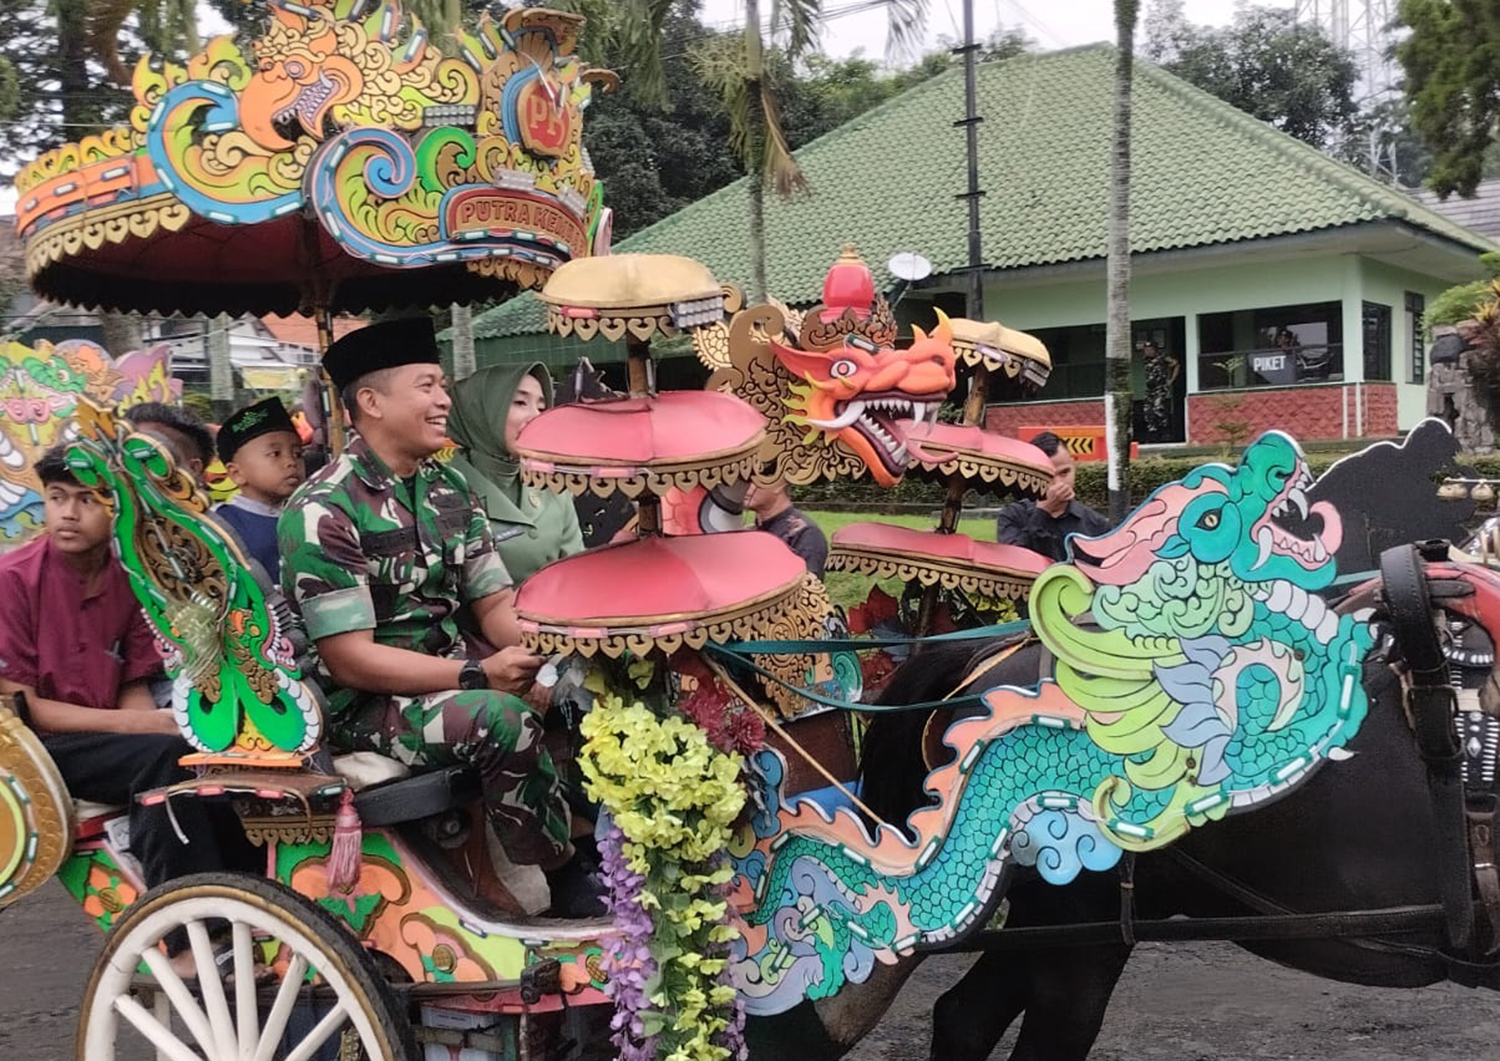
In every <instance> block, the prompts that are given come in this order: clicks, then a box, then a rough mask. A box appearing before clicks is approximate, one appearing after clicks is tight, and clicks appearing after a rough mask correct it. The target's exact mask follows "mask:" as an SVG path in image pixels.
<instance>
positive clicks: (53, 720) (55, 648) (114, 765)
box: [0, 447, 223, 953]
mask: <svg viewBox="0 0 1500 1061" xmlns="http://www.w3.org/2000/svg"><path fill="white" fill-rule="evenodd" d="M36 471H37V474H38V475H39V476H40V478H41V480H42V491H43V498H44V501H45V519H46V532H45V533H44V534H43V535H42V536H41V537H39V538H37V539H36V540H35V541H33V542H30V543H28V544H27V545H24V546H22V547H21V548H20V549H17V550H15V551H14V552H11V553H7V554H6V555H5V556H3V557H0V693H4V694H6V695H10V694H13V693H17V692H19V693H23V694H25V697H26V702H27V706H28V707H29V709H30V716H31V717H30V724H31V727H32V728H33V729H34V730H36V731H37V734H38V735H39V736H40V737H41V739H42V743H43V744H45V745H46V747H47V751H48V752H49V753H50V754H51V756H52V758H53V760H54V761H55V762H56V763H57V767H58V770H59V771H60V772H61V773H62V776H63V780H64V781H66V782H67V785H68V790H69V792H71V793H72V795H73V796H74V797H75V798H79V799H87V800H93V801H95V802H98V803H108V804H114V805H118V806H126V805H128V806H129V807H130V848H131V851H132V852H133V853H134V855H135V857H136V858H137V859H138V860H139V861H140V863H141V869H142V872H143V875H144V876H145V881H146V884H147V886H154V885H157V884H160V883H162V882H163V881H166V880H170V879H171V878H173V877H178V876H182V875H184V874H188V873H199V872H204V871H208V870H217V869H222V868H223V857H222V855H221V852H220V851H219V848H218V846H217V844H216V843H215V838H214V834H213V829H212V827H211V825H210V820H209V812H208V810H207V808H205V807H204V806H203V805H202V804H201V802H200V801H199V800H198V799H195V798H184V799H177V800H174V801H173V804H172V813H173V817H175V819H176V824H177V826H178V828H180V830H181V832H182V835H183V836H184V837H185V838H186V842H185V843H184V842H182V841H181V840H179V839H178V837H177V835H176V833H175V832H174V829H173V827H172V824H171V822H170V821H169V819H168V817H167V812H166V808H165V806H164V805H161V804H158V805H157V806H155V807H143V806H141V805H140V803H139V802H137V800H136V797H137V796H139V795H140V794H141V793H143V792H148V791H150V790H152V789H155V788H162V787H164V786H166V785H171V784H173V783H175V782H178V781H183V780H186V779H187V778H188V777H190V776H191V774H190V772H189V771H188V770H187V769H185V768H184V767H181V766H179V765H178V764H177V760H178V759H179V758H180V757H181V756H183V755H186V754H187V753H188V752H190V751H191V750H192V749H191V747H190V746H189V745H188V743H187V741H185V740H183V738H182V736H181V734H180V732H179V731H178V728H177V723H176V721H175V720H174V718H173V717H172V712H171V711H167V710H161V709H158V708H157V706H156V703H155V701H154V700H153V699H152V696H151V690H150V688H149V684H148V683H149V680H150V679H151V678H153V677H155V676H157V675H159V674H160V673H161V671H162V660H161V655H160V654H159V653H158V652H157V649H156V642H155V640H154V638H153V637H152V634H151V630H150V628H149V627H148V626H147V624H146V620H145V617H144V616H143V615H142V614H141V610H140V607H139V605H137V603H136V600H135V597H134V595H133V594H132V593H131V591H130V584H129V582H128V581H127V580H126V576H125V571H124V569H123V568H121V567H120V565H119V563H118V562H117V561H116V560H115V558H114V556H113V554H112V553H111V552H110V544H109V539H110V509H109V506H108V505H107V504H106V502H105V501H104V499H103V498H102V497H101V496H100V495H99V494H97V493H95V492H94V491H93V490H91V489H89V488H88V487H85V486H83V485H82V484H80V483H79V482H78V480H77V479H75V478H74V477H73V473H72V472H71V471H70V470H69V469H68V466H67V462H66V459H65V457H64V455H63V449H62V448H61V447H58V448H55V449H52V450H50V451H49V452H48V453H47V454H46V455H45V456H44V457H43V458H42V459H41V461H40V462H38V464H37V466H36ZM169 942H170V941H169ZM169 950H174V953H175V948H173V947H171V946H169Z"/></svg>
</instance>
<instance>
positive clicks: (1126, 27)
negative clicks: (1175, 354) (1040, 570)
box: [1104, 0, 1140, 522]
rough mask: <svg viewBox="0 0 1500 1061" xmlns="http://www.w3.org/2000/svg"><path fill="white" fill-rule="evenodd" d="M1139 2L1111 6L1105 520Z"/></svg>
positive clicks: (1117, 513)
mask: <svg viewBox="0 0 1500 1061" xmlns="http://www.w3.org/2000/svg"><path fill="white" fill-rule="evenodd" d="M1139 15H1140V0H1115V35H1116V40H1117V46H1118V51H1117V52H1116V54H1115V93H1114V101H1115V107H1114V135H1113V137H1112V142H1111V146H1110V174H1109V176H1110V194H1109V250H1108V258H1107V265H1106V267H1105V273H1106V280H1105V286H1106V289H1107V290H1106V295H1105V298H1106V300H1107V302H1108V306H1109V313H1108V317H1107V320H1108V323H1107V324H1106V326H1105V340H1104V343H1105V345H1104V356H1105V366H1106V370H1105V389H1104V430H1105V435H1106V439H1107V446H1108V449H1109V515H1110V518H1111V519H1112V520H1114V521H1115V522H1119V521H1120V520H1122V519H1124V518H1125V510H1126V508H1127V507H1128V505H1129V503H1130V480H1129V475H1130V345H1131V333H1130V83H1131V77H1132V75H1133V73H1134V70H1133V67H1134V62H1135V26H1136V21H1137V19H1138V18H1139Z"/></svg>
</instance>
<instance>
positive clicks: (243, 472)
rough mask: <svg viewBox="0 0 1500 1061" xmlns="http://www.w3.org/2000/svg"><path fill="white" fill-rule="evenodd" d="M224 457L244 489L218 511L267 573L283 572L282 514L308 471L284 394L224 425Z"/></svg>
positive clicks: (221, 441)
mask: <svg viewBox="0 0 1500 1061" xmlns="http://www.w3.org/2000/svg"><path fill="white" fill-rule="evenodd" d="M217 445H218V450H219V459H220V460H221V461H223V462H224V468H225V470H226V471H228V472H229V478H230V479H231V480H232V481H233V482H234V485H235V486H237V487H239V488H240V492H239V493H237V494H236V495H235V496H234V497H231V498H230V499H229V500H228V501H226V502H224V503H223V504H222V505H220V506H219V507H218V508H217V509H215V512H216V513H217V515H218V516H219V518H220V519H222V520H223V521H224V522H225V523H227V524H229V526H230V527H231V528H232V529H233V530H234V532H235V533H236V534H238V535H239V537H240V541H242V542H244V544H245V548H246V549H247V550H248V551H249V553H250V555H251V556H252V557H254V558H255V559H256V560H258V561H260V566H261V567H263V568H265V569H266V574H268V575H270V576H271V577H272V578H273V579H279V578H280V577H281V558H280V554H278V553H277V551H276V520H277V519H278V518H279V517H280V516H281V508H282V506H283V505H285V504H286V500H287V498H289V497H291V496H292V493H293V491H295V490H296V489H297V487H299V486H301V485H302V480H303V478H304V477H305V473H304V471H303V466H302V440H301V439H300V438H299V437H298V436H297V428H296V425H295V424H293V423H292V418H291V417H290V416H288V415H287V411H286V407H285V406H283V405H282V404H281V399H280V398H267V399H266V400H265V401H263V402H256V403H255V404H254V405H249V406H246V407H245V408H243V409H241V410H240V411H239V412H237V413H235V414H234V415H233V416H231V417H230V418H229V419H228V420H225V421H224V426H223V427H221V428H219V437H218V440H217Z"/></svg>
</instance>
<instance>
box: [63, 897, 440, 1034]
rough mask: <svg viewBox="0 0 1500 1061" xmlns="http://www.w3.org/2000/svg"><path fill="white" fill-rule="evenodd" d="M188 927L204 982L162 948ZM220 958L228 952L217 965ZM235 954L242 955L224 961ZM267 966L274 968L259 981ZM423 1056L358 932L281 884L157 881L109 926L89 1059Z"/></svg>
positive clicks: (88, 997)
mask: <svg viewBox="0 0 1500 1061" xmlns="http://www.w3.org/2000/svg"><path fill="white" fill-rule="evenodd" d="M178 933H181V934H185V935H186V937H187V940H188V942H189V944H190V948H191V952H192V954H193V957H194V960H195V962H196V965H197V969H198V975H197V979H196V981H194V980H193V978H191V977H187V978H184V977H182V976H179V975H178V974H177V973H176V972H174V971H173V967H172V963H171V961H170V960H169V959H168V958H167V955H166V953H165V950H164V949H163V946H162V944H163V942H164V941H165V940H166V939H167V938H168V937H169V936H173V935H174V934H178ZM216 953H217V954H218V955H220V956H221V960H220V961H218V962H216V961H215V955H216ZM226 953H228V954H229V957H228V958H227V959H226V958H223V957H222V956H223V955H225V954H226ZM257 962H264V963H265V964H264V965H263V966H262V968H261V973H262V975H260V976H259V977H258V976H257V975H256V973H257V970H256V964H257ZM149 1056H154V1057H156V1058H160V1059H165V1061H353V1059H360V1061H415V1059H416V1058H417V1057H418V1056H419V1055H418V1054H417V1052H416V1046H415V1044H414V1043H413V1040H412V1032H411V1027H410V1025H409V1023H408V1021H407V1018H406V1015H405V1013H404V1011H403V1010H402V1008H401V1006H400V1004H399V1003H398V1002H397V1001H396V999H395V996H394V995H393V994H392V992H391V989H390V986H389V985H388V984H387V983H386V982H385V980H384V979H382V977H381V976H380V974H379V973H378V971H377V970H376V967H375V963H374V961H372V960H371V958H370V957H369V956H368V955H367V954H366V953H365V951H364V949H363V948H362V947H361V946H360V945H359V941H358V940H356V939H355V938H354V937H353V936H352V935H351V934H350V933H349V931H348V930H347V929H346V928H344V927H343V926H342V925H340V924H339V923H338V922H337V921H335V920H334V919H333V917H332V916H330V915H329V914H328V913H327V912H325V911H324V910H322V909H320V908H319V907H317V906H316V905H314V904H313V903H312V902H310V901H309V900H307V899H305V898H303V897H302V896H300V895H298V894H296V893H295V892H292V891H291V890H289V889H287V888H285V887H283V886H281V885H280V884H276V883H274V882H272V881H266V880H262V879H260V878H258V877H251V876H248V875H239V874H232V873H204V874H198V875H196V876H191V877H183V878H181V879H180V880H176V881H172V882H171V883H168V884H164V885H162V886H160V887H158V888H153V889H152V890H151V891H149V892H147V893H146V894H145V895H144V896H142V897H141V898H140V900H138V901H137V902H136V903H134V904H132V905H131V906H130V907H129V909H127V910H126V912H125V913H124V915H123V916H122V917H121V918H120V920H119V921H118V922H117V923H116V924H115V926H114V928H113V929H112V930H111V931H110V933H109V936H108V937H107V938H106V939H105V942H104V951H103V953H102V954H101V955H100V956H99V959H98V961H97V962H96V963H95V965H94V971H93V974H92V975H91V976H90V977H89V983H88V988H87V989H86V990H85V992H84V997H83V1006H82V1007H81V1009H80V1016H79V1025H78V1039H77V1047H76V1057H77V1059H78V1061H133V1059H134V1058H137V1057H149Z"/></svg>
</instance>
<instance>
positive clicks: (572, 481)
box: [516, 391, 766, 497]
mask: <svg viewBox="0 0 1500 1061" xmlns="http://www.w3.org/2000/svg"><path fill="white" fill-rule="evenodd" d="M765 436H766V421H765V417H763V416H761V415H760V414H759V413H757V412H756V411H755V410H754V409H752V408H750V407H749V406H748V405H746V404H745V403H744V402H742V401H740V400H739V399H738V398H735V397H734V396H733V395H729V394H717V393H713V392H704V391H678V392H675V393H667V394H658V395H656V396H655V397H646V398H623V399H620V400H617V401H606V402H595V403H575V404H572V405H559V406H557V407H556V408H555V409H552V410H550V411H549V412H548V413H547V414H546V415H544V416H540V417H538V418H537V419H535V420H533V421H532V422H531V423H529V424H527V425H526V427H525V428H523V429H522V430H521V433H520V436H519V437H518V438H517V440H516V443H517V446H518V448H520V449H521V450H522V451H524V453H525V454H526V455H525V457H523V458H522V461H521V469H522V475H523V477H524V478H525V480H526V482H527V483H529V484H530V485H533V486H543V487H546V488H548V489H552V490H557V491H564V490H566V491H569V492H571V493H574V494H582V493H593V494H597V495H599V496H602V497H608V496H609V495H610V494H612V493H614V492H615V491H616V490H618V491H620V492H622V493H624V494H625V495H626V496H628V497H636V496H638V495H640V494H641V493H642V492H643V491H649V492H650V493H652V494H657V495H665V494H666V493H668V492H669V491H671V490H674V489H681V490H691V489H693V488H694V487H697V486H707V487H714V486H718V485H720V484H721V483H722V484H733V483H737V482H740V481H741V480H748V479H749V478H750V477H751V476H752V475H754V474H755V470H756V467H757V465H758V456H757V455H758V454H759V452H760V447H761V443H762V442H763V441H764V440H765Z"/></svg>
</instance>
